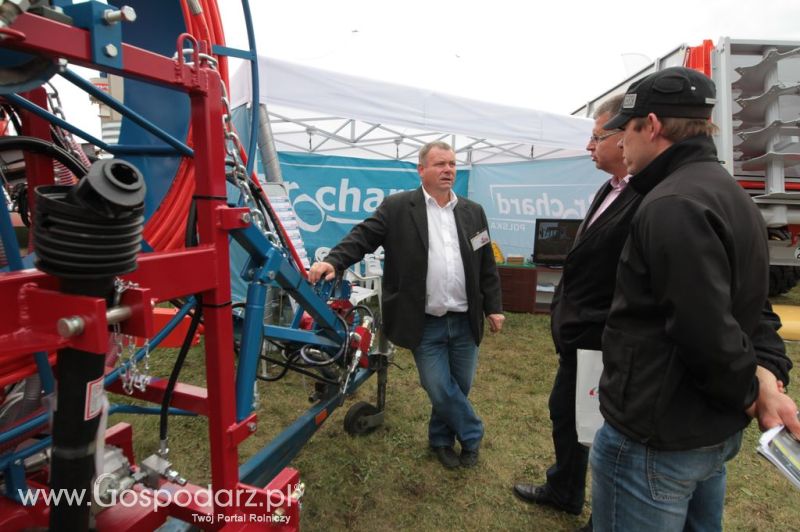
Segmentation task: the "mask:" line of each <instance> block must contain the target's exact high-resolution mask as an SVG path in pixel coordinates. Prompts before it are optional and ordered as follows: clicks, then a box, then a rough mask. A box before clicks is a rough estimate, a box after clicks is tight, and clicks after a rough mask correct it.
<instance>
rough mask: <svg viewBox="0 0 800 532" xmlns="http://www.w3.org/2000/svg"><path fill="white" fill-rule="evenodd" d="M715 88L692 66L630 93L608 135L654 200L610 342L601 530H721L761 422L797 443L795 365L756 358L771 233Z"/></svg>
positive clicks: (596, 476) (596, 477) (627, 263)
mask: <svg viewBox="0 0 800 532" xmlns="http://www.w3.org/2000/svg"><path fill="white" fill-rule="evenodd" d="M714 98H715V88H714V84H713V82H712V81H711V80H710V79H709V78H707V77H706V76H704V75H703V74H701V73H699V72H697V71H694V70H691V69H687V68H682V67H674V68H668V69H665V70H662V71H659V72H656V73H655V74H652V75H650V76H648V77H646V78H644V79H643V80H640V81H638V82H636V83H634V84H632V85H631V87H630V88H629V89H628V91H627V94H626V95H625V99H624V101H623V104H622V108H621V109H620V111H619V113H618V114H617V116H615V117H614V118H612V119H611V120H610V121H609V122H608V123H607V124H606V125H605V128H606V129H609V130H615V129H617V128H624V131H623V133H622V135H621V138H620V141H619V142H620V145H621V146H622V150H623V158H624V160H625V164H626V167H627V169H628V172H629V173H630V174H631V175H633V178H632V179H631V181H630V186H631V187H632V188H633V189H634V190H636V191H637V192H638V193H639V194H641V195H643V196H644V199H643V200H642V202H641V204H640V205H639V208H638V210H637V212H636V214H635V215H634V217H633V220H632V222H631V228H630V235H629V237H628V240H627V242H626V244H625V247H624V248H623V250H622V255H621V257H620V262H619V266H618V269H617V281H616V287H615V292H614V299H613V303H612V306H611V311H610V313H609V316H608V320H607V322H606V328H605V331H604V332H603V341H602V346H603V362H604V365H605V367H604V371H603V375H602V377H601V380H600V409H601V412H602V413H603V416H604V418H605V421H606V422H605V424H604V425H603V427H601V429H600V430H599V431H598V432H597V435H596V436H595V440H594V444H593V446H592V451H591V455H590V461H591V464H592V512H593V519H594V530H600V531H605V530H643V529H652V530H684V529H687V528H688V529H695V530H719V529H721V523H722V508H723V502H724V496H725V462H726V461H727V460H729V459H731V458H733V456H735V455H736V453H737V452H738V450H739V446H740V444H741V436H742V429H744V427H746V426H747V424H748V423H749V421H750V416H753V415H755V416H757V417H758V418H759V421H760V423H761V424H762V425H764V426H768V425H774V424H777V423H779V422H782V423H784V424H786V425H787V427H789V428H790V429H791V430H792V432H794V433H795V434H796V435H798V436H800V422H798V419H797V417H796V411H797V408H796V406H795V404H794V402H793V401H792V400H791V398H789V397H788V396H786V395H785V394H783V393H781V392H782V390H783V384H785V383H788V369H789V368H790V367H791V365H790V363H789V362H788V359H786V358H785V356H781V353H779V352H778V351H779V350H777V351H775V352H770V351H769V350H764V351H761V350H759V351H758V352H757V350H756V347H755V346H754V341H756V340H757V337H758V335H759V334H760V330H759V327H760V324H761V323H762V322H763V320H764V316H765V315H768V313H767V314H765V313H764V302H765V301H766V297H767V285H768V267H769V256H768V250H767V242H766V227H765V225H764V221H763V219H762V217H761V214H760V213H759V211H758V209H757V208H756V207H755V205H754V204H753V202H752V200H751V199H750V197H749V196H748V195H747V193H746V192H745V191H744V190H743V189H742V188H741V187H740V186H739V185H738V184H737V183H736V181H735V180H734V179H732V178H731V176H730V174H728V173H727V172H726V171H725V170H724V168H723V167H722V166H721V165H720V164H719V162H718V160H717V154H716V149H715V147H714V143H713V142H712V140H711V138H710V136H711V134H712V133H713V132H714V130H715V126H714V125H713V124H711V122H709V121H708V118H709V117H710V116H711V109H712V107H713V105H714V102H715V100H714Z"/></svg>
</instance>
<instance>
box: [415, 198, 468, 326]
mask: <svg viewBox="0 0 800 532" xmlns="http://www.w3.org/2000/svg"><path fill="white" fill-rule="evenodd" d="M422 193H423V194H424V195H425V210H426V212H427V215H428V277H427V279H426V281H425V292H426V294H425V295H426V297H425V313H426V314H431V315H433V316H444V315H445V314H446V313H447V312H450V311H453V312H466V311H467V309H468V308H469V306H468V304H467V289H466V280H465V277H464V262H463V261H462V260H461V251H460V248H459V245H458V231H457V229H456V217H455V215H454V214H453V209H454V208H455V206H456V203H458V197H457V196H456V195H455V194H453V193H452V192H451V193H450V201H448V202H447V204H446V205H445V206H444V207H440V206H439V204H438V203H436V200H435V199H433V197H432V196H431V195H430V194H428V192H427V191H426V190H425V189H424V188H423V189H422Z"/></svg>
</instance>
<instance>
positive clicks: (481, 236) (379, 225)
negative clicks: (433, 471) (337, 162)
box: [309, 141, 505, 468]
mask: <svg viewBox="0 0 800 532" xmlns="http://www.w3.org/2000/svg"><path fill="white" fill-rule="evenodd" d="M417 171H418V172H419V175H420V178H421V180H422V186H421V187H420V188H418V189H416V190H412V191H406V192H400V193H397V194H393V195H390V196H389V197H387V198H386V199H385V200H384V201H383V202H382V203H381V205H380V206H379V207H378V209H377V210H376V211H375V213H374V214H373V215H372V216H370V217H369V218H367V219H366V220H364V221H363V222H361V223H360V224H358V225H356V226H355V227H353V229H352V230H351V231H350V233H349V234H348V235H347V236H345V237H344V239H342V241H341V242H340V243H339V244H338V245H336V247H334V248H333V249H331V251H330V253H329V254H328V256H327V257H326V258H325V260H324V261H323V262H316V263H314V265H313V266H312V267H311V270H310V271H309V281H310V282H312V283H314V282H317V281H318V280H319V279H321V278H323V277H324V278H325V279H332V278H333V276H334V275H335V272H336V271H343V270H344V269H346V268H348V267H349V266H350V265H352V264H354V263H356V262H358V261H360V260H361V259H362V258H363V257H364V255H365V254H367V253H371V252H373V251H374V250H375V249H376V248H378V247H379V246H383V248H384V250H385V262H384V270H383V284H382V290H383V297H382V307H381V310H382V313H383V332H384V334H386V335H387V337H388V339H389V340H390V341H392V342H393V343H394V344H396V345H398V346H400V347H405V348H408V349H410V350H411V351H412V353H413V354H414V360H415V362H416V364H417V369H418V371H419V377H420V383H421V384H422V387H423V388H424V389H425V391H426V392H427V393H428V397H429V398H430V400H431V404H432V409H431V418H430V422H429V424H428V440H429V443H430V446H431V448H432V449H433V451H434V452H435V454H436V456H437V458H438V459H439V461H440V462H441V463H442V464H443V465H444V466H445V467H448V468H454V467H458V466H459V465H462V466H465V467H472V466H474V465H475V464H477V460H478V449H479V446H480V443H481V439H482V438H483V432H484V431H483V423H482V422H481V419H480V418H479V417H478V415H477V414H476V413H475V411H474V409H473V408H472V405H471V404H470V402H469V399H468V398H467V396H468V394H469V390H470V388H471V386H472V380H473V378H474V376H475V369H476V367H477V362H478V345H479V344H480V342H481V339H482V337H483V319H484V316H486V319H487V321H488V322H489V329H490V330H491V331H492V332H498V331H500V329H501V328H502V326H503V320H504V319H505V318H504V316H503V314H502V303H501V300H500V278H499V276H498V274H497V267H496V265H495V261H494V254H493V253H492V246H491V240H490V237H489V225H488V223H487V220H486V214H485V213H484V212H483V208H482V207H481V206H480V205H479V204H477V203H475V202H472V201H470V200H468V199H466V198H463V197H459V196H456V195H455V194H454V193H453V192H452V188H453V184H454V183H455V179H456V157H455V153H454V152H453V149H452V148H451V147H450V146H449V145H448V144H447V143H445V142H439V141H437V142H431V143H429V144H427V145H425V146H424V147H423V148H422V149H421V150H420V152H419V165H418V166H417ZM455 440H458V441H459V443H460V444H461V455H460V456H459V455H457V454H456V453H455V451H454V449H453V445H454V443H455Z"/></svg>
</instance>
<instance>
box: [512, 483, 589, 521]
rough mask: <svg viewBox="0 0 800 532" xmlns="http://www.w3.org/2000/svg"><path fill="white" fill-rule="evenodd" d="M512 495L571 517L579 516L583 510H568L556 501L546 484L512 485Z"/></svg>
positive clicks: (567, 507)
mask: <svg viewBox="0 0 800 532" xmlns="http://www.w3.org/2000/svg"><path fill="white" fill-rule="evenodd" d="M514 495H516V496H517V497H518V498H520V499H522V500H523V501H525V502H530V503H534V504H542V505H545V506H550V507H552V508H555V509H556V510H560V511H562V512H567V513H568V514H572V515H580V513H581V511H582V510H583V508H570V507H569V506H567V505H565V504H562V503H561V501H559V500H558V499H556V497H555V495H553V492H552V491H551V490H550V488H549V487H547V484H542V485H541V486H534V485H533V484H514Z"/></svg>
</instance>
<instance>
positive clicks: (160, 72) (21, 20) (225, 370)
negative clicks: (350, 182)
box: [0, 14, 299, 531]
mask: <svg viewBox="0 0 800 532" xmlns="http://www.w3.org/2000/svg"><path fill="white" fill-rule="evenodd" d="M13 29H14V30H15V31H16V32H18V33H19V37H20V38H19V39H14V40H11V39H6V40H5V41H2V45H3V47H7V48H11V49H16V50H22V51H27V52H34V53H37V54H40V55H44V56H51V57H63V58H66V59H67V60H69V61H70V62H72V63H75V64H78V65H82V66H87V67H90V68H91V67H94V66H95V65H93V63H92V61H91V46H90V37H89V33H88V32H87V31H86V30H83V29H79V28H75V27H72V26H66V25H64V24H60V23H58V22H54V21H52V20H47V19H43V18H40V17H38V16H36V15H30V14H23V15H21V16H19V17H18V18H17V20H16V22H15V23H14V25H13ZM185 38H186V37H184V36H181V38H180V39H179V41H178V42H179V43H182V42H183V40H185ZM121 53H122V55H123V68H122V69H121V70H118V71H115V70H113V69H112V70H109V71H110V72H113V73H117V74H121V75H125V76H128V77H135V78H138V79H142V80H145V81H148V82H153V83H158V84H162V85H168V86H171V87H173V88H177V89H180V90H183V91H184V92H187V93H189V95H190V99H191V130H192V131H193V142H194V146H195V160H194V162H195V180H196V194H197V196H198V197H201V198H204V199H200V200H198V202H197V205H198V207H197V220H198V228H199V234H200V241H201V242H202V243H203V245H202V246H200V247H197V248H194V249H190V250H181V251H171V252H162V253H151V254H148V255H142V256H141V257H140V258H139V267H138V269H137V271H135V272H133V273H132V274H130V275H128V276H126V278H127V279H129V280H131V281H134V282H136V283H138V284H139V286H140V289H141V290H140V291H139V292H137V293H134V294H132V295H131V296H128V297H130V298H131V300H130V301H126V302H127V303H131V304H132V306H133V308H134V312H133V318H131V319H130V320H129V321H128V322H127V323H124V324H123V330H124V331H128V332H131V333H134V334H147V335H150V334H152V318H151V317H150V318H148V316H147V315H149V314H150V305H148V304H147V303H148V302H149V301H150V300H155V301H160V300H167V299H171V298H175V297H181V296H188V295H191V294H200V296H201V299H202V305H203V316H204V320H205V324H204V327H205V363H206V386H207V387H206V389H205V390H203V389H201V388H197V387H193V386H188V385H179V386H178V387H177V388H176V390H175V393H174V396H173V397H174V399H173V402H172V404H173V405H174V406H176V407H179V408H185V409H187V410H192V411H195V412H197V413H199V414H203V415H207V417H208V438H209V442H210V454H211V457H210V458H211V488H212V490H214V492H219V491H222V490H228V491H230V492H234V491H235V490H237V489H247V490H254V493H257V495H258V497H260V498H262V499H263V498H266V497H268V493H269V492H268V490H276V489H280V490H282V491H284V492H287V490H293V489H294V486H295V485H296V484H297V482H298V478H299V476H298V473H297V471H294V470H292V469H286V470H284V471H283V472H282V473H281V474H280V475H279V476H278V477H276V478H275V479H274V480H273V481H272V482H271V483H270V485H269V486H267V488H263V489H262V488H258V489H257V488H253V487H250V486H245V485H243V484H241V483H240V482H239V474H238V467H239V466H238V464H239V456H238V445H239V443H241V441H243V440H244V439H245V438H247V437H248V436H249V435H252V434H253V430H252V427H254V424H255V416H251V417H249V418H248V419H246V420H245V421H244V422H242V423H236V418H235V403H236V400H235V390H234V384H235V378H234V364H235V360H234V355H233V325H232V317H231V307H230V302H231V301H230V300H231V291H230V272H229V251H228V231H229V230H230V229H231V228H233V227H240V226H241V224H243V223H244V222H243V221H242V217H241V212H240V211H238V210H236V209H230V208H228V207H227V205H226V204H225V201H224V199H222V198H225V196H226V188H225V177H224V176H225V162H224V157H225V149H224V131H223V120H222V118H223V105H222V92H221V81H220V77H219V74H218V73H217V72H216V71H215V70H213V69H209V68H206V67H204V66H203V65H202V63H201V61H199V60H198V58H197V57H195V60H194V64H193V65H186V64H184V63H183V60H182V57H181V59H180V61H178V62H176V61H173V60H171V59H169V58H166V57H164V56H160V55H157V54H155V53H152V52H149V51H146V50H143V49H140V48H137V47H134V46H130V45H127V44H124V45H123V46H122V52H121ZM179 56H180V54H179ZM43 95H44V91H43V90H41V91H40V90H36V91H32V93H30V94H28V95H27V97H28V99H30V100H31V101H33V102H34V103H37V104H39V105H40V106H41V107H46V102H45V101H43V100H42V98H43ZM45 99H46V98H45ZM26 123H29V124H30V126H26V128H28V127H29V128H30V129H28V130H26V132H27V133H28V134H30V135H34V136H39V137H42V138H49V125H46V122H44V121H43V120H41V119H39V118H37V117H35V116H28V117H27V120H26ZM41 159H42V157H41V156H31V158H30V159H29V160H28V161H26V162H27V163H28V164H29V165H30V166H28V168H29V170H30V169H32V168H37V171H36V172H29V175H31V174H33V175H38V176H40V177H39V178H38V179H39V180H38V181H37V184H41V183H42V182H49V183H52V164H51V161H49V160H47V159H46V158H45V159H44V160H41ZM45 163H46V164H45ZM39 172H41V173H39ZM32 188H33V187H31V190H32ZM0 304H1V305H0V365H2V364H6V363H8V364H17V363H18V364H21V365H22V366H23V367H24V368H26V370H29V369H30V366H31V365H32V362H31V357H30V353H32V352H34V351H53V350H56V349H60V348H63V347H67V346H72V347H78V348H83V349H87V347H90V346H91V347H92V349H88V350H93V351H96V352H103V351H105V345H107V340H108V327H107V323H106V320H105V311H106V308H105V303H104V302H103V301H102V300H100V299H96V298H87V297H79V296H71V295H64V294H61V293H60V292H58V282H57V280H56V279H54V278H53V277H51V276H49V275H47V274H44V273H41V272H38V271H32V270H25V271H20V272H14V273H8V274H0ZM75 315H77V316H81V317H82V318H83V319H84V321H85V328H84V332H83V333H82V334H80V335H76V336H73V337H70V338H62V337H60V336H59V335H58V334H57V333H56V332H55V322H56V321H57V320H58V319H59V318H60V317H68V316H75ZM104 342H105V343H104ZM98 346H103V348H102V349H99V350H97V349H94V348H96V347H98ZM4 367H11V366H4ZM110 390H111V391H118V388H117V387H111V388H110ZM163 390H164V382H163V381H156V382H154V383H153V384H152V385H151V386H150V387H149V388H148V390H147V392H144V393H141V394H139V397H140V398H142V399H146V400H149V401H155V402H158V401H160V399H161V397H162V396H163ZM129 434H130V430H129V429H128V430H127V431H123V433H119V432H117V433H115V435H114V436H113V440H114V441H118V442H121V443H122V444H123V445H124V446H123V448H124V449H126V454H127V453H131V455H132V450H131V446H130V442H129V441H127V442H126V438H127V439H128V440H129V438H128V436H126V435H129ZM130 458H131V460H132V456H131V457H130ZM163 484H164V486H167V485H168V484H169V483H167V482H166V481H164V482H163ZM42 487H43V488H44V487H45V486H42ZM175 488H177V486H175V485H171V489H175ZM185 488H186V489H192V490H197V489H200V488H199V487H197V486H188V487H185ZM46 510H47V509H46V508H42V507H40V506H37V507H32V508H23V507H21V506H15V505H14V504H13V503H9V501H8V500H3V501H0V514H3V513H5V515H17V514H18V513H19V512H20V511H23V512H25V513H27V514H28V521H27V526H34V525H42V524H46V518H45V519H44V521H43V520H42V516H43V515H44V514H43V512H44V513H46ZM252 510H253V509H252V508H247V507H245V506H243V505H228V506H222V507H218V508H214V507H212V506H202V507H196V508H192V507H188V508H187V507H180V506H178V505H171V506H169V507H167V508H165V509H163V510H161V511H158V512H157V511H155V510H149V511H148V510H146V509H142V508H139V507H133V508H124V507H122V506H115V507H113V508H109V509H107V510H105V511H103V512H101V513H100V514H99V515H98V525H99V526H100V528H101V529H112V528H113V529H114V530H120V531H122V530H141V529H142V527H145V528H147V529H151V528H155V527H156V526H157V525H158V524H160V523H161V522H163V521H164V520H165V519H166V517H167V515H172V516H176V517H180V518H183V519H185V520H187V521H188V522H189V523H192V524H197V521H196V519H194V518H193V515H192V513H193V512H194V513H195V514H202V515H205V516H206V518H207V519H210V521H208V522H207V523H203V524H202V525H201V526H203V527H204V528H213V529H225V530H244V529H251V528H265V527H269V528H273V529H283V530H288V529H296V527H297V525H298V523H299V505H298V504H297V503H296V501H295V504H291V502H288V503H287V504H285V505H284V506H283V507H282V508H281V510H280V512H283V515H286V516H290V517H291V519H290V521H289V526H288V527H285V526H283V525H280V524H275V523H272V524H270V523H265V522H258V521H257V520H254V519H251V518H248V517H247V516H248V514H250V513H252ZM6 512H7V513H6ZM193 519H194V521H193ZM5 523H6V524H8V523H9V521H8V520H6V521H5Z"/></svg>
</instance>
